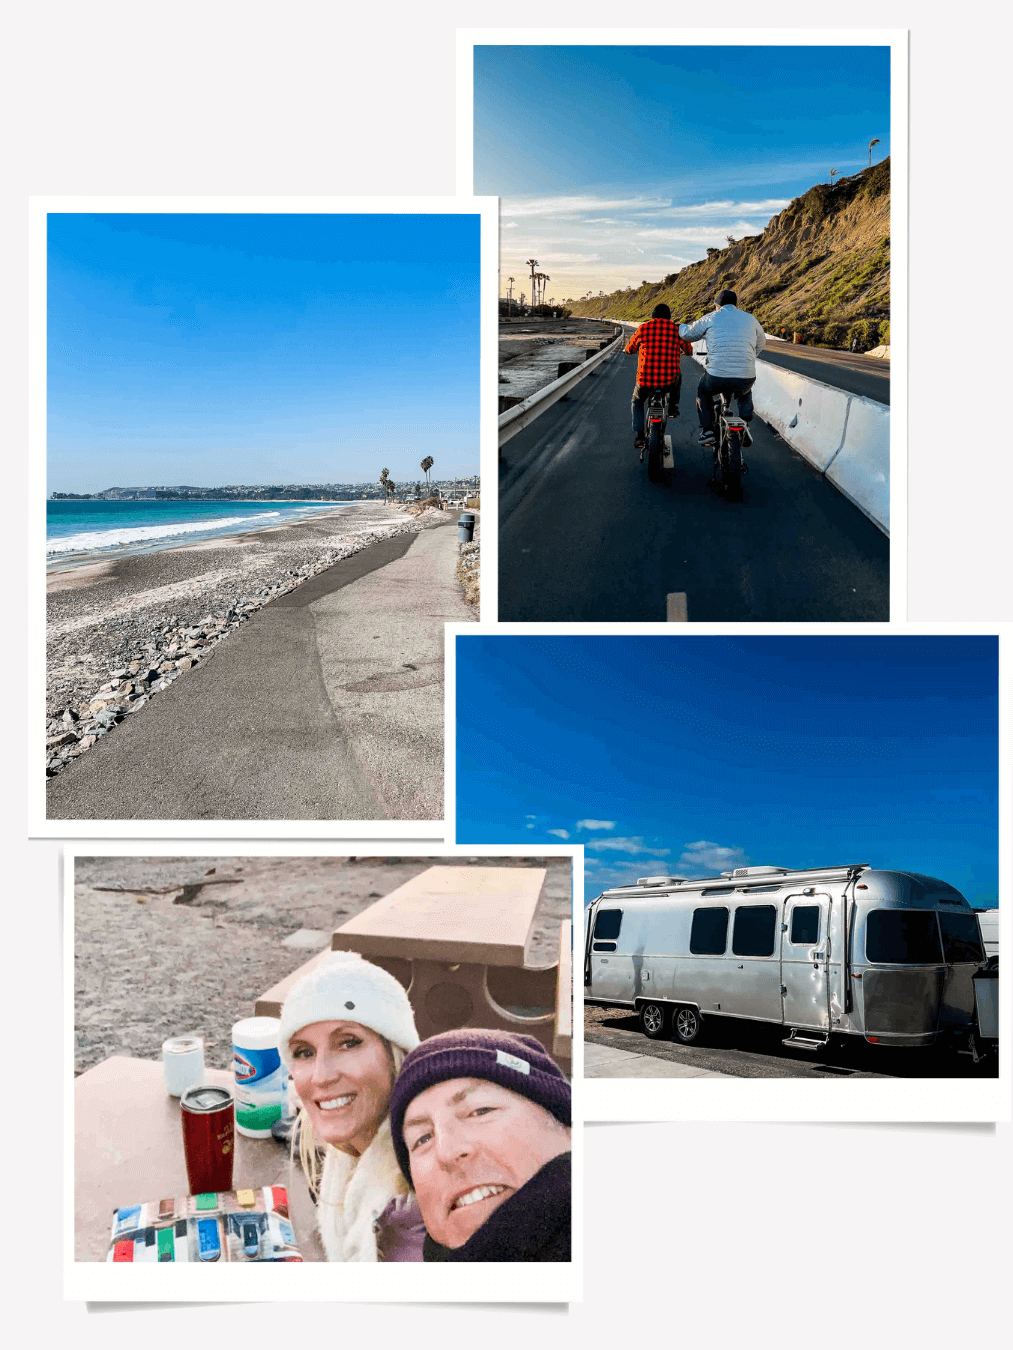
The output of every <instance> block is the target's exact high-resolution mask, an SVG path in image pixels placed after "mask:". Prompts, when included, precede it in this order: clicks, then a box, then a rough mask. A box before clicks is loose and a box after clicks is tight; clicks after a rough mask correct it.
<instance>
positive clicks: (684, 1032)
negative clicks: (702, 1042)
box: [672, 1008, 703, 1045]
mask: <svg viewBox="0 0 1013 1350" xmlns="http://www.w3.org/2000/svg"><path fill="white" fill-rule="evenodd" d="M702 1026H703V1022H702V1021H701V1019H700V1014H699V1013H698V1012H697V1010H696V1009H695V1008H676V1010H675V1018H674V1020H673V1022H672V1030H673V1031H674V1033H675V1039H676V1040H677V1041H680V1042H681V1043H682V1044H683V1045H692V1044H693V1042H694V1041H696V1040H699V1038H700V1029H701V1027H702Z"/></svg>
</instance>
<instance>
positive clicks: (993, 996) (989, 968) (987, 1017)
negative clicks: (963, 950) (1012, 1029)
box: [974, 960, 999, 1040]
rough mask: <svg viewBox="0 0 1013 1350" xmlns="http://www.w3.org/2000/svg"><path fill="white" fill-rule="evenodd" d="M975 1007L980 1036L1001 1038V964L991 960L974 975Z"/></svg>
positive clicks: (987, 1038)
mask: <svg viewBox="0 0 1013 1350" xmlns="http://www.w3.org/2000/svg"><path fill="white" fill-rule="evenodd" d="M974 1006H975V1009H976V1011H977V1014H978V1034H979V1035H980V1036H983V1037H984V1038H985V1039H986V1040H996V1039H998V1036H999V963H998V961H996V962H995V964H994V965H993V962H992V961H991V960H990V961H989V963H988V965H986V966H985V968H984V970H979V971H976V972H975V975H974Z"/></svg>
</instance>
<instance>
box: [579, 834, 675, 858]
mask: <svg viewBox="0 0 1013 1350" xmlns="http://www.w3.org/2000/svg"><path fill="white" fill-rule="evenodd" d="M588 848H596V849H598V850H602V849H608V850H610V851H614V852H616V853H634V854H636V856H637V857H639V858H648V857H650V858H665V857H667V856H668V854H669V853H671V851H672V850H671V849H670V848H648V847H647V845H646V844H645V843H644V838H643V835H640V834H637V835H633V836H628V837H626V838H623V837H621V836H620V837H618V838H613V839H592V840H591V842H590V843H589V844H588Z"/></svg>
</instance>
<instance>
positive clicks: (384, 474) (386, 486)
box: [380, 469, 393, 501]
mask: <svg viewBox="0 0 1013 1350" xmlns="http://www.w3.org/2000/svg"><path fill="white" fill-rule="evenodd" d="M380 486H381V487H382V488H383V499H384V501H386V500H387V493H388V491H389V490H390V488H392V487H393V484H392V483H391V481H390V471H389V470H388V469H381V470H380Z"/></svg>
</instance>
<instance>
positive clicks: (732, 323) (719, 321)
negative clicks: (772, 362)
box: [679, 291, 767, 445]
mask: <svg viewBox="0 0 1013 1350" xmlns="http://www.w3.org/2000/svg"><path fill="white" fill-rule="evenodd" d="M717 303H718V307H717V309H715V310H713V311H712V312H711V313H710V314H705V315H704V316H703V318H702V319H697V320H696V321H695V323H681V324H680V325H679V336H680V337H681V338H685V339H686V341H687V342H698V341H699V340H700V339H701V338H706V339H707V370H706V373H705V374H704V375H703V376H702V377H701V379H700V385H699V388H698V389H697V399H696V407H697V412H698V413H699V415H700V440H701V442H702V443H703V444H704V445H713V444H714V426H713V422H712V419H711V395H713V394H716V393H718V392H719V391H720V392H722V393H725V394H734V395H735V396H736V401H737V402H738V405H739V416H740V417H741V418H742V419H743V421H745V422H750V421H752V417H753V396H752V394H751V392H750V391H751V389H752V387H753V383H754V381H755V379H756V357H757V354H758V353H759V352H761V351H762V350H763V348H764V346H765V345H766V342H767V339H766V337H765V336H764V333H763V325H762V324H761V323H759V322H758V320H756V319H754V318H753V316H752V314H747V313H746V312H745V310H741V309H737V308H736V305H737V303H738V296H737V295H736V294H735V292H734V291H722V292H721V294H720V295H719V296H718V300H717ZM746 435H747V436H748V435H749V433H748V432H747V433H746ZM750 439H752V438H751V437H750Z"/></svg>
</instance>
